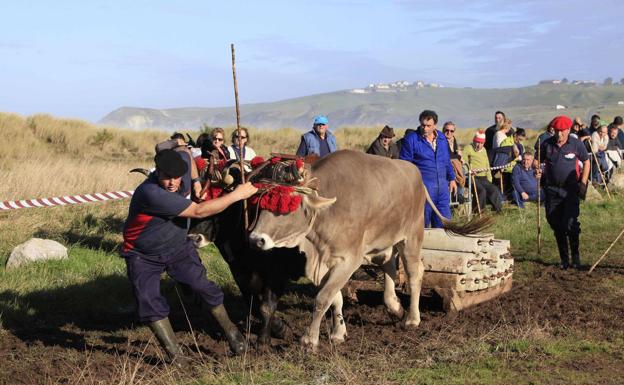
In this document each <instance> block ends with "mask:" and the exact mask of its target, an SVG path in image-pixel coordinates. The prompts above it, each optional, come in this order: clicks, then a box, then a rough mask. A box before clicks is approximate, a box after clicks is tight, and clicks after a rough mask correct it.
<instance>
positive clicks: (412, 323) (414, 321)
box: [405, 317, 420, 328]
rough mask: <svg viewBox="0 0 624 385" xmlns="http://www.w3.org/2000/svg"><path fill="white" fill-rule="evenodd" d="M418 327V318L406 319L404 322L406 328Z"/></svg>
mask: <svg viewBox="0 0 624 385" xmlns="http://www.w3.org/2000/svg"><path fill="white" fill-rule="evenodd" d="M418 325H420V317H418V318H408V319H407V320H406V321H405V326H406V327H408V328H415V327H417V326H418Z"/></svg>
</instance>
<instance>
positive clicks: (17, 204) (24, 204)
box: [0, 190, 134, 211]
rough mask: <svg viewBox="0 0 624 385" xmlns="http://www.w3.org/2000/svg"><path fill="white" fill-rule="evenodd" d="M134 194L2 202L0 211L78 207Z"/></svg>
mask: <svg viewBox="0 0 624 385" xmlns="http://www.w3.org/2000/svg"><path fill="white" fill-rule="evenodd" d="M132 194H134V190H131V191H109V192H105V193H95V194H80V195H67V196H62V197H52V198H40V199H22V200H18V201H4V202H0V211H3V210H17V209H31V208H36V207H52V206H65V205H78V204H81V203H91V202H103V201H109V200H114V199H125V198H130V197H131V196H132Z"/></svg>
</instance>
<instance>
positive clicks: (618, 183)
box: [609, 173, 624, 191]
mask: <svg viewBox="0 0 624 385" xmlns="http://www.w3.org/2000/svg"><path fill="white" fill-rule="evenodd" d="M609 189H610V190H613V191H624V173H618V174H615V175H613V177H612V178H611V180H610V181H609Z"/></svg>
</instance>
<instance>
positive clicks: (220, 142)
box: [210, 127, 231, 160]
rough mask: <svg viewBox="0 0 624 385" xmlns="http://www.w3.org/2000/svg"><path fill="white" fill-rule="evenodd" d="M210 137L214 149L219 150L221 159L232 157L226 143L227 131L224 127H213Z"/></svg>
mask: <svg viewBox="0 0 624 385" xmlns="http://www.w3.org/2000/svg"><path fill="white" fill-rule="evenodd" d="M210 137H211V138H212V145H213V147H214V149H215V150H217V151H218V152H219V159H223V160H228V159H231V154H230V152H229V150H228V148H227V146H226V145H225V131H223V128H221V127H215V128H213V129H212V131H211V132H210Z"/></svg>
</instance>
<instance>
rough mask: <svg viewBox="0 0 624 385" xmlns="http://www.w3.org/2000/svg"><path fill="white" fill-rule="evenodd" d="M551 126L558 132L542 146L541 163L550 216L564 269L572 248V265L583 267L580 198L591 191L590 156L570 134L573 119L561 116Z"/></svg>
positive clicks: (567, 264)
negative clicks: (588, 181)
mask: <svg viewBox="0 0 624 385" xmlns="http://www.w3.org/2000/svg"><path fill="white" fill-rule="evenodd" d="M549 126H550V127H551V128H553V129H554V130H555V135H553V136H552V137H550V138H548V139H546V140H545V141H544V142H543V143H542V144H541V147H540V157H541V159H540V163H545V167H544V173H543V175H542V186H544V194H545V196H546V200H545V202H544V203H545V206H546V219H547V220H548V224H549V225H550V227H551V228H552V229H553V231H554V233H555V239H556V240H557V247H558V249H559V258H560V259H561V268H562V269H567V268H568V267H569V265H570V254H569V253H570V251H571V252H572V267H574V268H575V269H580V267H581V257H580V253H579V234H580V233H581V225H580V223H579V221H578V216H579V213H580V209H579V204H580V200H579V198H580V199H585V194H586V193H587V180H588V178H589V155H588V154H587V150H586V149H585V146H584V145H583V143H582V142H581V141H580V140H578V139H576V138H574V137H572V136H570V129H571V128H572V120H571V119H570V118H568V117H567V116H557V117H556V118H554V119H553V120H552V121H551V122H550V124H549ZM581 166H582V171H581ZM568 241H569V242H570V248H569V249H568ZM570 249H571V250H570Z"/></svg>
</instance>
